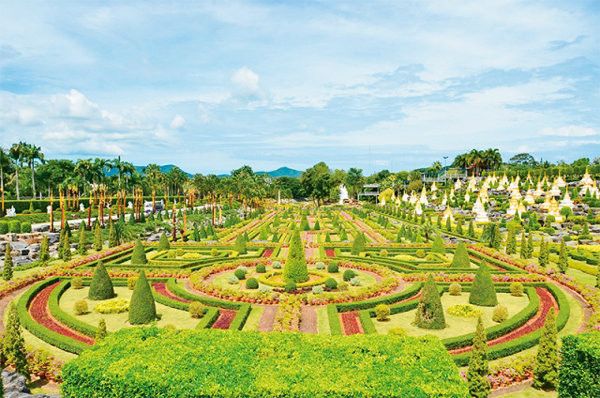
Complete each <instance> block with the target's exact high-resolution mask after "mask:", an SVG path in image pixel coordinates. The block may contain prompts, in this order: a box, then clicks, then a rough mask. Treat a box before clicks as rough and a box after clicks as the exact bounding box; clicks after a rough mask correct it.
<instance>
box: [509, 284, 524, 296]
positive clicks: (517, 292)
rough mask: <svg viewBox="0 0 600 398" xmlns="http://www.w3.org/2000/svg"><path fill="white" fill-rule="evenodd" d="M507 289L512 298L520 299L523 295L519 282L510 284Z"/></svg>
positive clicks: (521, 285)
mask: <svg viewBox="0 0 600 398" xmlns="http://www.w3.org/2000/svg"><path fill="white" fill-rule="evenodd" d="M509 289H510V294H511V295H512V296H515V297H521V296H522V295H523V290H524V288H523V284H522V283H521V282H512V283H511V284H510V287H509Z"/></svg>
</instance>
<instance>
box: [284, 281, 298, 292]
mask: <svg viewBox="0 0 600 398" xmlns="http://www.w3.org/2000/svg"><path fill="white" fill-rule="evenodd" d="M284 289H285V291H286V293H292V292H295V291H296V282H294V281H287V282H286V283H285V287H284Z"/></svg>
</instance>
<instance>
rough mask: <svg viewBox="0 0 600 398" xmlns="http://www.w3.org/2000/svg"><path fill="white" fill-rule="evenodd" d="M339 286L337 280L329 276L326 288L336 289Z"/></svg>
mask: <svg viewBox="0 0 600 398" xmlns="http://www.w3.org/2000/svg"><path fill="white" fill-rule="evenodd" d="M336 288H337V281H336V280H335V279H333V278H327V280H326V281H325V289H327V290H335V289H336Z"/></svg>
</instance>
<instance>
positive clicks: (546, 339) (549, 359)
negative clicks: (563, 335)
mask: <svg viewBox="0 0 600 398" xmlns="http://www.w3.org/2000/svg"><path fill="white" fill-rule="evenodd" d="M559 367H560V361H559V358H558V331H557V330H556V315H555V314H554V308H550V312H548V315H547V316H546V321H545V322H544V328H543V329H542V336H541V337H540V343H539V345H538V352H537V355H536V357H535V365H534V368H533V386H534V387H535V388H543V389H555V388H556V385H557V384H558V368H559Z"/></svg>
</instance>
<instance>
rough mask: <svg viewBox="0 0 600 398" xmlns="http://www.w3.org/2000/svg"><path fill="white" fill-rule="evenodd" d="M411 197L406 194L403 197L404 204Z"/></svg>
mask: <svg viewBox="0 0 600 398" xmlns="http://www.w3.org/2000/svg"><path fill="white" fill-rule="evenodd" d="M408 199H409V196H408V194H407V193H406V192H404V194H403V195H402V201H403V202H408Z"/></svg>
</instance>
